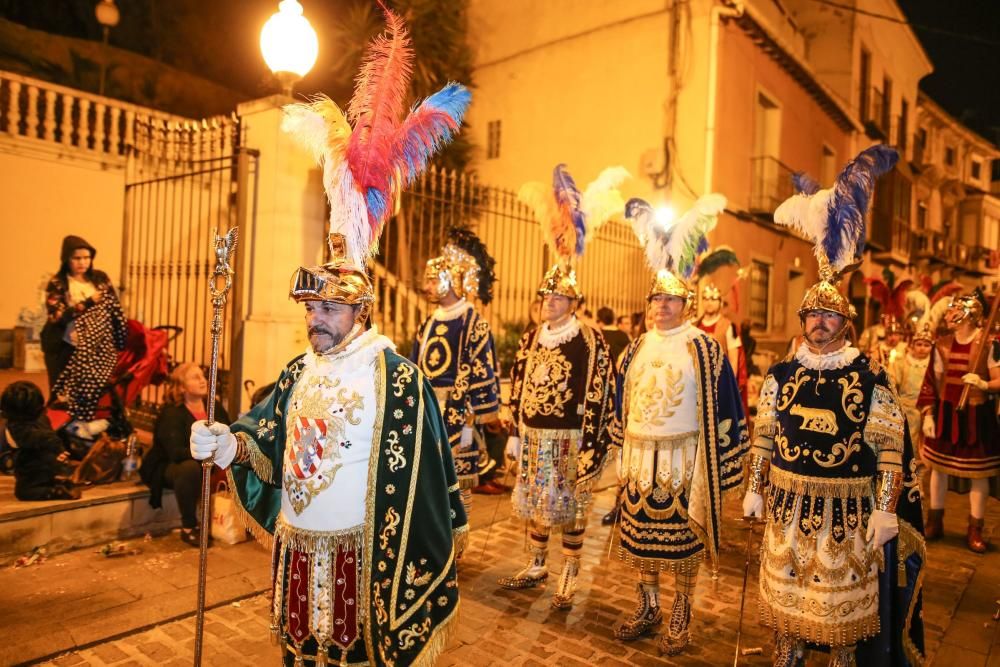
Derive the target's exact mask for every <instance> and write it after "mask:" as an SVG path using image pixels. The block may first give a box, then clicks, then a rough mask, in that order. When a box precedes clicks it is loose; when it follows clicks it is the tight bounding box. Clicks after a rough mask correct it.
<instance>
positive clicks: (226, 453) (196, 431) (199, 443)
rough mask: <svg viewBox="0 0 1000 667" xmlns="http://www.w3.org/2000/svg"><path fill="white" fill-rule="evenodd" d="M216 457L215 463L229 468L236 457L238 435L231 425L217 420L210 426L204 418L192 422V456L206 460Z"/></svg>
mask: <svg viewBox="0 0 1000 667" xmlns="http://www.w3.org/2000/svg"><path fill="white" fill-rule="evenodd" d="M212 456H214V457H215V465H217V466H219V467H220V468H223V469H225V468H228V467H229V464H230V463H232V462H233V459H234V458H236V436H235V435H233V434H232V433H230V431H229V426H227V425H226V424H220V423H219V422H215V423H214V424H212V425H211V426H209V425H208V424H207V423H206V422H205V420H204V419H202V420H199V421H196V422H195V423H193V424H191V458H193V459H194V460H195V461H204V460H205V459H207V458H209V457H212Z"/></svg>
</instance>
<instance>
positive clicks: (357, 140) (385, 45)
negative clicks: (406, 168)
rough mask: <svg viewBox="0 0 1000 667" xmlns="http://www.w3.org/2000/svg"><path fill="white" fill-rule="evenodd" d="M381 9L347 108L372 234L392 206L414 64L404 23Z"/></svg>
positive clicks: (353, 159) (352, 154) (351, 149)
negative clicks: (378, 29)
mask: <svg viewBox="0 0 1000 667" xmlns="http://www.w3.org/2000/svg"><path fill="white" fill-rule="evenodd" d="M383 9H384V11H385V21H386V31H385V32H384V33H382V34H380V35H378V36H377V37H376V38H375V39H373V40H372V43H371V45H370V47H369V49H368V52H367V54H366V55H365V60H364V62H363V63H362V66H361V71H360V72H358V76H357V79H356V81H355V86H354V97H352V98H351V104H350V106H349V107H348V109H347V117H348V119H350V120H351V121H352V123H353V124H354V132H353V133H352V134H351V141H350V143H349V144H348V147H347V160H348V162H349V164H350V165H351V173H352V174H353V175H354V181H355V183H357V185H358V186H360V187H361V188H362V190H363V191H364V192H365V193H366V198H367V200H368V222H369V224H370V225H371V226H372V230H373V233H374V235H375V236H377V234H378V229H379V227H380V226H381V224H382V222H384V221H385V219H386V217H387V213H388V212H389V211H390V210H391V208H392V188H391V181H392V177H393V175H394V173H393V170H394V163H393V139H394V137H395V136H396V130H397V129H398V127H399V118H400V115H401V112H402V109H403V103H404V99H405V96H406V89H407V84H408V82H409V79H410V73H411V71H412V68H413V48H412V46H411V44H410V38H409V35H408V34H407V31H406V25H405V24H404V23H403V20H402V19H401V18H400V17H399V16H398V15H397V14H396V13H395V12H393V11H392V10H390V9H388V8H386V7H384V6H383Z"/></svg>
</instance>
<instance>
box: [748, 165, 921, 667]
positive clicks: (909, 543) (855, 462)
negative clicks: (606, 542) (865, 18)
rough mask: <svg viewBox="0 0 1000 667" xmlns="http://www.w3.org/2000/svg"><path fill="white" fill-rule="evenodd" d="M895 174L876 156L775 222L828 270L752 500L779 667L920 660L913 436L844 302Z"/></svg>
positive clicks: (752, 467) (782, 210) (792, 361)
mask: <svg viewBox="0 0 1000 667" xmlns="http://www.w3.org/2000/svg"><path fill="white" fill-rule="evenodd" d="M895 160H896V154H895V151H892V149H889V148H886V147H883V146H876V147H873V148H871V149H868V151H865V152H864V153H862V154H861V155H860V156H858V158H856V159H855V160H854V161H852V162H851V163H849V164H848V165H847V167H845V169H844V171H843V172H842V173H841V175H840V176H839V177H838V185H837V186H836V187H835V188H830V189H828V190H818V191H816V192H814V193H813V194H807V193H804V194H798V195H795V196H794V197H793V198H791V199H789V200H788V201H786V202H785V203H783V204H782V205H781V206H779V207H778V209H777V210H776V211H775V213H774V219H775V222H777V223H778V224H784V225H788V226H798V228H802V229H807V230H810V233H815V235H816V237H817V238H814V239H813V240H814V242H815V243H816V250H815V253H816V256H817V257H818V258H819V264H820V266H819V277H820V280H819V282H817V283H816V284H814V285H813V286H812V287H810V288H809V289H808V290H807V291H806V294H805V296H804V298H803V300H802V303H801V305H800V306H799V310H798V314H799V321H800V323H801V326H802V333H803V336H804V340H803V342H802V343H801V344H799V346H798V347H797V348H796V349H795V350H794V351H793V352H792V353H791V354H789V355H788V357H786V358H785V359H784V360H783V361H781V362H779V363H777V364H775V365H774V366H772V367H771V369H770V370H769V371H768V373H767V376H766V377H765V379H764V383H763V385H762V387H761V391H760V398H759V402H758V407H757V417H756V419H755V421H754V437H753V441H752V446H751V451H750V461H749V465H748V473H749V477H750V479H749V483H748V486H747V491H746V495H745V497H744V499H743V513H744V515H745V516H747V517H760V518H762V519H764V520H765V521H766V525H765V527H764V532H763V544H762V545H761V564H760V578H759V581H760V584H759V586H760V598H759V610H760V618H761V622H762V623H763V624H764V625H766V626H768V627H770V628H772V629H773V630H774V632H775V639H776V641H775V657H774V664H775V665H776V666H780V667H792V666H796V665H802V664H804V663H803V660H804V651H805V647H806V645H807V644H815V645H821V646H826V647H829V650H830V665H831V667H853V666H854V665H856V664H863V665H867V664H882V665H901V664H917V663H919V662H921V659H922V656H921V655H916V654H919V653H920V652H922V649H923V646H922V643H923V632H922V626H921V621H920V615H919V608H920V600H919V582H920V577H919V576H918V575H919V570H920V567H921V565H922V560H923V554H924V546H923V538H922V536H921V534H920V530H921V528H922V525H921V514H920V505H919V500H918V499H919V488H918V479H917V477H916V476H915V475H914V471H915V462H914V459H913V451H912V447H911V446H910V439H909V433H908V432H907V431H906V428H905V427H906V422H905V419H904V417H903V411H902V407H901V405H900V403H899V398H898V396H897V394H896V391H895V388H894V387H893V385H892V382H891V380H890V379H889V377H888V374H887V371H886V369H884V368H883V367H882V366H881V364H880V363H879V362H878V361H877V360H875V359H872V358H870V357H869V356H867V355H866V354H864V353H862V352H861V351H860V350H858V348H856V347H854V346H853V345H851V344H850V343H849V342H848V341H847V340H846V335H847V332H848V328H849V326H850V320H851V319H853V318H854V317H855V316H856V313H855V310H854V307H853V306H852V305H851V303H850V301H848V299H847V298H846V297H845V296H844V295H843V294H841V292H840V290H839V289H838V282H839V281H840V278H841V275H842V274H843V273H847V272H848V271H851V270H853V269H854V268H856V266H857V265H856V261H857V257H858V255H859V254H860V252H861V250H860V248H861V247H863V246H862V239H863V238H864V225H863V221H864V215H865V209H866V207H867V203H868V201H869V197H870V196H871V189H872V188H873V187H874V185H873V184H874V181H875V176H877V174H878V173H880V172H882V171H885V170H887V169H889V168H891V167H892V165H893V164H894V163H895ZM817 218H818V219H817ZM845 220H849V221H851V224H845V223H844V221H845ZM817 230H819V231H817ZM832 230H836V234H835V233H834V231H832ZM768 483H769V489H767V488H765V485H766V484H768ZM765 494H766V496H767V497H766V500H765ZM897 535H898V536H899V539H898V540H895V539H894V538H896V536H897ZM880 573H882V574H881V575H880ZM911 601H912V604H911ZM904 655H905V656H906V657H904ZM875 656H878V657H877V658H876V657H875ZM907 660H909V662H906V661H907Z"/></svg>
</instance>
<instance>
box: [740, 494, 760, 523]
mask: <svg viewBox="0 0 1000 667" xmlns="http://www.w3.org/2000/svg"><path fill="white" fill-rule="evenodd" d="M743 516H745V517H750V516H755V517H758V518H760V517H763V516H764V496H762V495H760V494H759V493H754V492H753V491H747V494H746V495H745V496H743Z"/></svg>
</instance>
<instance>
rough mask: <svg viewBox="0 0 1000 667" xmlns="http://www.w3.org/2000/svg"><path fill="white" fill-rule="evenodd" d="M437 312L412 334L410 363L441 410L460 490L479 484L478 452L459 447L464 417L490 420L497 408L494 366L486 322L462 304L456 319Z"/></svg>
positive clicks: (495, 364)
mask: <svg viewBox="0 0 1000 667" xmlns="http://www.w3.org/2000/svg"><path fill="white" fill-rule="evenodd" d="M441 310H442V309H439V310H438V312H437V313H435V314H434V315H432V316H431V317H430V318H428V319H427V320H426V321H425V322H424V323H423V324H422V325H421V326H420V329H419V330H418V331H417V336H416V340H415V341H414V344H413V350H412V352H411V353H410V359H411V360H412V361H413V362H415V363H416V364H417V365H418V366H419V367H420V370H421V371H423V373H424V375H425V376H426V377H427V379H428V380H429V381H430V383H431V386H432V387H433V388H434V393H435V395H436V396H437V397H438V403H439V405H440V406H441V414H442V415H443V416H444V422H445V428H446V429H447V431H448V442H449V444H450V445H451V448H452V457H453V458H454V459H455V471H456V473H457V474H458V480H459V484H460V485H461V487H462V488H471V487H473V486H475V485H476V484H477V483H478V479H479V457H480V452H479V448H478V445H477V442H476V439H473V442H472V444H471V445H469V446H468V447H466V448H463V447H462V446H461V444H460V440H461V436H462V427H463V426H465V424H466V423H467V422H466V420H467V415H469V414H471V415H473V416H474V418H475V420H476V421H477V422H484V421H491V420H493V419H495V418H496V414H497V412H498V411H499V409H500V400H499V397H500V384H499V375H500V374H499V368H498V364H497V359H496V348H495V345H494V343H493V334H492V333H491V332H490V324H489V322H487V321H486V320H485V319H483V318H482V317H480V315H479V313H477V312H476V310H475V309H474V308H473V307H472V306H471V305H467V306H466V308H465V309H464V310H462V311H461V313H460V314H459V315H458V316H457V317H442V316H440V315H439V313H440V312H441Z"/></svg>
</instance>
